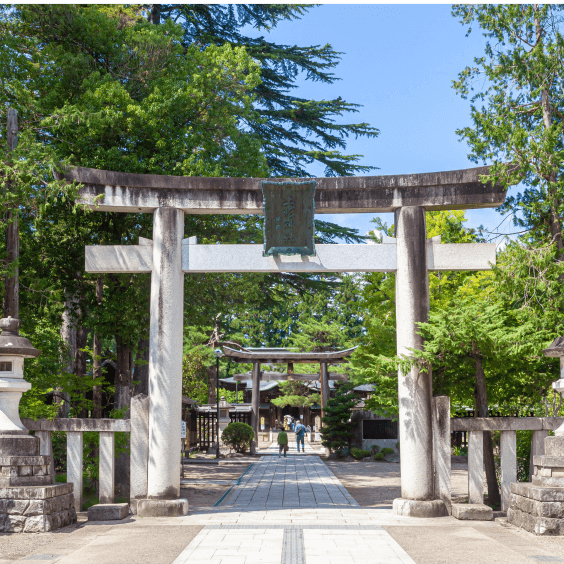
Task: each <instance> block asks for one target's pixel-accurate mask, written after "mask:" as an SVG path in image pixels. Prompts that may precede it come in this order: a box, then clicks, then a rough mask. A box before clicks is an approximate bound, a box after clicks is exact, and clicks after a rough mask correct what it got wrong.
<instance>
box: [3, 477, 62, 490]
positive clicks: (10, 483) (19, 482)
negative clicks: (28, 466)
mask: <svg viewBox="0 0 564 564" xmlns="http://www.w3.org/2000/svg"><path fill="white" fill-rule="evenodd" d="M50 482H51V476H10V477H6V476H0V488H5V487H14V486H41V485H47V484H49V483H50Z"/></svg>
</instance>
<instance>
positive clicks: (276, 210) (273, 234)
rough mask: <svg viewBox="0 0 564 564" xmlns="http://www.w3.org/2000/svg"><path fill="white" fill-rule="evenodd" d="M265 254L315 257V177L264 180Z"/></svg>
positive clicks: (267, 255) (266, 255)
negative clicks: (294, 180)
mask: <svg viewBox="0 0 564 564" xmlns="http://www.w3.org/2000/svg"><path fill="white" fill-rule="evenodd" d="M262 197H263V204H262V211H263V214H264V251H263V256H265V257H269V256H274V257H276V256H278V255H301V256H315V243H314V224H313V216H314V214H315V180H310V181H308V182H269V181H263V182H262Z"/></svg>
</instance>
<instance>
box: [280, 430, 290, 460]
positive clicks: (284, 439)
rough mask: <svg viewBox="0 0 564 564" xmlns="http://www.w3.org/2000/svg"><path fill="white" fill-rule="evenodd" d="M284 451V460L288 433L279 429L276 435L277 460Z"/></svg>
mask: <svg viewBox="0 0 564 564" xmlns="http://www.w3.org/2000/svg"><path fill="white" fill-rule="evenodd" d="M282 451H284V458H286V452H287V451H288V433H286V431H284V429H283V428H282V429H280V432H279V433H278V458H280V455H281V454H282Z"/></svg>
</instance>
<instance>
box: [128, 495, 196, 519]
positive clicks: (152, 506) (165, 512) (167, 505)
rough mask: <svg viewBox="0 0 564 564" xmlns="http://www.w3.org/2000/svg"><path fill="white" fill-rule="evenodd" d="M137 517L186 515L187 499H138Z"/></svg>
mask: <svg viewBox="0 0 564 564" xmlns="http://www.w3.org/2000/svg"><path fill="white" fill-rule="evenodd" d="M137 515H139V517H183V516H184V515H188V500H187V499H184V498H180V499H138V500H137Z"/></svg>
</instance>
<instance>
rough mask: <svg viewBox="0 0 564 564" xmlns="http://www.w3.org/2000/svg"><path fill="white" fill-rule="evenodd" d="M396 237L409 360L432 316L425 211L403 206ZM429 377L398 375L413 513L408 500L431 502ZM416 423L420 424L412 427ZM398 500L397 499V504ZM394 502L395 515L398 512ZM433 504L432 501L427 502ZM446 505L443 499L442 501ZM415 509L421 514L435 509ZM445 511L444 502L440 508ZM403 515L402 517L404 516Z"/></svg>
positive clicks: (407, 496) (401, 342)
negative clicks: (422, 325)
mask: <svg viewBox="0 0 564 564" xmlns="http://www.w3.org/2000/svg"><path fill="white" fill-rule="evenodd" d="M395 226H396V239H397V272H396V319H397V329H396V344H397V354H398V356H401V355H406V356H410V355H411V354H412V353H411V350H414V349H420V350H422V349H423V345H424V343H423V338H422V337H421V335H420V334H419V330H418V325H417V324H418V323H422V322H423V323H424V322H426V321H427V317H428V314H429V276H428V272H427V233H426V227H425V209H423V208H420V207H411V206H410V207H402V208H401V209H399V210H397V212H396V214H395ZM431 390H432V387H431V374H430V372H429V371H426V370H423V369H422V368H421V367H419V365H417V364H415V365H413V366H411V368H410V369H409V370H408V371H406V373H405V374H404V373H403V372H402V371H401V369H400V370H399V372H398V401H399V404H400V405H401V409H402V412H403V413H404V414H405V413H409V416H408V417H400V418H399V424H398V429H399V437H400V444H401V496H402V497H401V498H400V499H401V500H403V502H401V501H399V502H398V504H397V508H398V510H400V511H411V509H409V507H410V506H409V504H406V503H405V502H407V501H408V500H433V498H434V490H435V488H434V472H433V460H432V459H433V456H432V453H433V433H432V409H431V396H432V392H431ZM414 421H417V424H416V428H414ZM396 501H397V500H396ZM396 501H394V511H395V510H396ZM425 503H429V502H425ZM441 503H442V501H441ZM423 507H424V506H421V508H419V509H418V508H417V507H416V506H414V507H413V511H416V512H417V511H420V512H421V513H422V514H421V516H424V515H423V513H425V512H427V511H430V512H431V513H433V512H434V511H436V509H430V508H427V509H423ZM442 507H443V508H444V503H443V505H442ZM402 514H403V513H402Z"/></svg>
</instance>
